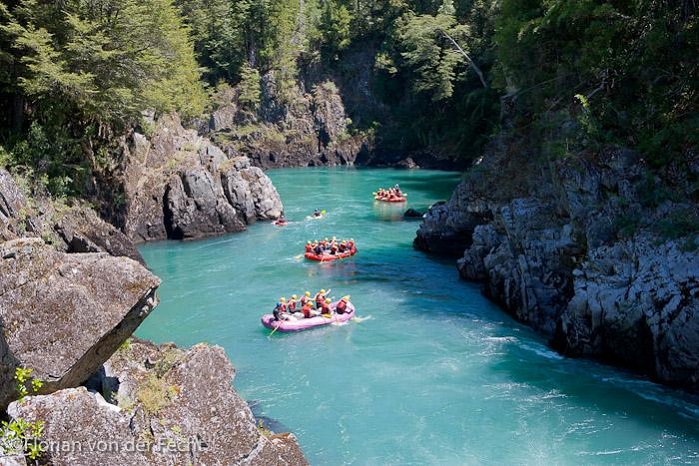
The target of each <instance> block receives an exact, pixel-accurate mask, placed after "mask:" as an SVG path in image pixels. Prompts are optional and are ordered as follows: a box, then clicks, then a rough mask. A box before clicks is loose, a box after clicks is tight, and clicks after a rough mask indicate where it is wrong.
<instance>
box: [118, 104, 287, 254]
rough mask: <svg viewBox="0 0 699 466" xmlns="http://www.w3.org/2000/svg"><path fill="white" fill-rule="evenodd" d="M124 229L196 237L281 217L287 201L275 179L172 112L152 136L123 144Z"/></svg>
mask: <svg viewBox="0 0 699 466" xmlns="http://www.w3.org/2000/svg"><path fill="white" fill-rule="evenodd" d="M123 150H124V153H125V160H126V166H125V169H124V174H123V180H124V194H125V207H124V210H125V214H124V220H123V229H124V231H125V233H126V234H127V236H129V237H130V238H131V239H133V240H134V241H136V242H142V241H148V240H157V239H165V238H173V239H195V238H202V237H206V236H211V235H219V234H222V233H229V232H236V231H242V230H244V229H245V227H246V224H249V223H252V222H254V221H256V220H257V219H267V218H276V217H278V216H279V215H280V214H281V211H282V205H281V200H280V199H279V195H278V193H277V192H276V190H275V189H274V186H272V182H271V181H270V180H269V178H267V176H266V175H264V173H262V172H259V173H258V172H256V173H255V174H254V176H253V175H251V174H249V173H243V171H245V170H246V169H248V170H249V165H250V162H249V160H248V159H246V158H244V157H236V158H234V159H230V160H229V159H228V156H227V155H226V154H225V153H224V152H223V151H222V150H221V149H220V148H219V147H217V146H216V145H214V144H212V143H211V141H209V140H208V139H206V138H202V137H200V136H198V135H197V133H196V131H193V130H186V129H184V128H183V127H182V125H181V123H180V121H179V119H178V118H177V116H176V115H166V116H164V117H162V118H161V119H160V120H159V121H158V124H157V127H156V130H155V133H154V135H153V137H152V138H151V139H150V140H149V139H148V138H145V137H144V136H142V135H140V134H138V133H135V134H134V135H133V136H132V137H131V140H130V141H129V143H128V144H124V147H123Z"/></svg>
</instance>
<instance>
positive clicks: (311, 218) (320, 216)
mask: <svg viewBox="0 0 699 466" xmlns="http://www.w3.org/2000/svg"><path fill="white" fill-rule="evenodd" d="M323 217H325V215H318V216H315V215H307V216H306V220H320V219H321V218H323Z"/></svg>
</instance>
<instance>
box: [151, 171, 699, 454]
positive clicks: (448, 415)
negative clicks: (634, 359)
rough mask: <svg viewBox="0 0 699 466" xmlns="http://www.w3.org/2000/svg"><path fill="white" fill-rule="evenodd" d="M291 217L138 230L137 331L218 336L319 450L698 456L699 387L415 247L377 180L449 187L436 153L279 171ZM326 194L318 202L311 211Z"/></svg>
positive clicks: (256, 399) (249, 378)
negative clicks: (612, 349) (206, 227)
mask: <svg viewBox="0 0 699 466" xmlns="http://www.w3.org/2000/svg"><path fill="white" fill-rule="evenodd" d="M269 175H270V177H271V178H272V180H273V181H274V184H275V185H276V187H277V189H278V190H279V193H280V194H281V196H282V199H283V201H284V205H285V209H286V215H287V217H288V219H289V220H290V221H291V223H290V225H289V226H288V227H286V228H278V227H275V226H273V225H271V224H270V223H269V222H262V223H258V224H256V225H253V226H252V227H251V228H250V229H249V231H247V232H245V233H240V234H233V235H229V236H224V237H219V238H215V239H209V240H204V241H196V242H189V243H182V242H160V243H153V244H148V245H145V246H143V247H141V252H142V254H143V256H144V257H145V259H146V261H147V262H148V265H149V266H150V268H151V269H152V270H153V271H154V272H155V273H156V274H157V275H159V276H160V277H161V278H162V279H163V284H162V286H161V288H160V297H161V300H162V302H161V304H160V306H159V307H158V308H157V309H156V310H155V311H154V312H153V314H152V316H150V317H149V318H148V319H146V321H145V322H144V324H143V325H142V326H141V328H140V329H139V330H138V332H137V335H138V336H141V337H145V338H150V339H152V340H154V341H156V342H166V341H174V342H175V343H177V344H179V345H183V346H190V345H193V344H195V343H197V342H200V341H205V342H208V343H211V344H216V345H220V346H222V347H223V348H225V350H226V352H227V354H228V356H229V357H230V359H231V360H232V361H233V364H234V365H235V367H236V369H237V374H236V378H235V381H234V385H235V387H236V388H237V389H238V391H239V392H240V393H241V394H242V396H243V397H245V398H246V399H247V400H248V401H249V402H250V404H251V405H252V406H253V409H254V412H255V413H256V415H258V416H261V417H262V418H264V419H267V420H268V422H269V423H270V425H271V427H272V428H273V429H274V430H286V429H288V430H291V431H293V432H294V433H296V435H297V436H298V438H299V441H300V443H301V446H302V447H303V449H304V451H305V453H306V455H307V457H308V459H309V460H310V461H311V463H312V464H315V465H321V464H330V465H334V464H360V465H362V464H375V465H385V464H400V465H403V464H414V465H422V464H434V465H457V464H492V465H501V464H610V463H611V464H697V463H699V402H698V401H697V400H696V399H694V398H691V397H689V396H688V395H683V394H681V393H679V392H676V391H673V390H670V389H666V388H663V387H660V386H657V385H655V384H652V383H649V382H647V381H644V380H641V379H639V378H637V377H634V376H632V375H630V374H627V373H625V372H622V371H620V370H617V369H613V368H610V367H606V366H603V365H600V364H596V363H594V362H590V361H582V360H570V359H565V358H562V357H560V356H558V355H557V354H556V353H554V352H552V351H551V350H549V349H548V348H547V346H546V341H545V339H544V338H542V337H541V336H539V335H537V334H536V333H534V332H533V331H531V330H529V329H528V328H526V327H525V326H523V325H520V324H518V323H517V322H515V321H513V320H512V319H511V318H509V317H508V316H507V315H506V314H504V313H503V312H502V311H501V310H500V309H499V308H497V307H496V306H495V305H493V304H492V303H490V302H489V301H487V300H486V299H485V298H483V297H482V296H481V294H480V292H479V287H478V285H475V284H468V283H465V282H463V281H460V280H459V278H458V273H457V270H456V267H455V265H454V260H453V259H449V260H444V259H438V258H434V257H430V256H427V255H425V254H423V253H421V252H418V251H415V250H413V248H412V240H413V238H414V236H415V231H416V229H417V227H418V222H415V221H404V220H402V218H401V212H402V209H403V207H401V206H395V205H388V204H382V205H377V204H375V203H374V201H373V198H372V196H371V192H372V191H374V190H376V188H378V187H380V186H390V185H392V184H394V183H396V182H398V183H400V185H401V187H402V188H403V190H404V191H406V192H408V193H409V200H410V202H409V203H408V206H407V207H414V208H416V209H418V210H424V209H426V208H427V207H428V206H429V205H430V204H432V203H433V202H435V201H438V200H444V199H447V198H448V196H449V193H450V192H451V190H452V189H453V188H454V186H455V185H456V183H457V182H458V175H457V174H453V173H445V172H437V171H427V170H418V171H398V170H375V169H371V170H370V169H351V168H350V169H348V168H342V169H340V168H338V169H327V168H308V169H283V170H272V171H270V172H269ZM314 208H318V209H327V215H326V217H325V218H323V219H322V220H305V216H306V215H308V214H309V213H310V212H311V211H312V210H313V209H314ZM333 235H335V236H337V237H338V238H346V237H347V238H349V237H352V238H354V239H355V240H356V242H357V245H358V249H359V253H358V254H357V255H356V256H355V257H354V258H351V259H348V260H344V261H341V262H339V263H334V264H333V263H330V264H318V263H310V262H308V261H305V260H303V259H300V257H299V254H301V253H302V252H303V247H304V244H305V242H306V240H308V239H312V238H322V237H330V236H333ZM320 288H330V289H332V293H331V294H332V295H334V296H341V295H344V294H350V295H351V296H352V301H353V302H354V303H355V305H356V307H357V314H358V316H360V317H362V318H363V320H362V321H361V322H352V323H350V324H347V325H344V326H328V327H324V328H320V329H315V330H311V331H307V332H303V333H298V334H281V333H275V334H274V335H272V336H271V338H270V337H268V335H269V331H268V330H266V329H264V328H263V327H262V326H261V325H260V322H259V318H260V315H261V314H263V313H266V312H270V311H271V309H272V307H273V305H274V303H275V302H276V300H277V299H278V298H279V297H280V296H282V295H284V296H287V297H288V296H290V295H291V294H292V293H297V294H301V293H303V292H304V291H305V290H310V291H312V292H314V291H316V290H318V289H320Z"/></svg>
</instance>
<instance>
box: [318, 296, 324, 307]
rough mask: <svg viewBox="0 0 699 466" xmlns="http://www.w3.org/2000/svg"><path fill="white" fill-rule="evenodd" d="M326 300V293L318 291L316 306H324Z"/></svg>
mask: <svg viewBox="0 0 699 466" xmlns="http://www.w3.org/2000/svg"><path fill="white" fill-rule="evenodd" d="M324 302H325V295H324V294H320V293H318V294H317V295H316V307H322V306H323V303H324Z"/></svg>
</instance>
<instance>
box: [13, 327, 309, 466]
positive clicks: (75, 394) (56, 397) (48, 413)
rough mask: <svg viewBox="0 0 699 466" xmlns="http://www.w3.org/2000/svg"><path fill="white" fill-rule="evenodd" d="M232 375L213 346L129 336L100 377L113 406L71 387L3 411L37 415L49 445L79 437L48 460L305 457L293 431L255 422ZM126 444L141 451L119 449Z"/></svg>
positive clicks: (288, 460) (293, 460) (298, 460)
mask: <svg viewBox="0 0 699 466" xmlns="http://www.w3.org/2000/svg"><path fill="white" fill-rule="evenodd" d="M233 375H234V369H233V367H232V366H231V364H230V362H229V361H228V359H227V358H226V356H225V354H224V352H223V350H222V349H221V348H219V347H210V346H207V345H203V344H200V345H196V346H194V347H193V348H192V349H190V350H188V351H183V350H180V349H178V348H176V347H175V346H174V345H163V346H161V347H157V346H155V345H153V344H151V343H148V342H143V341H139V340H133V341H132V342H131V343H130V344H129V345H125V346H124V347H122V349H120V350H119V351H118V352H117V353H116V354H115V355H114V356H113V357H112V358H111V359H110V360H109V361H108V363H107V364H106V365H105V371H104V374H103V375H102V377H101V380H102V387H101V388H102V390H103V392H104V393H105V394H106V395H107V398H108V399H109V400H110V401H112V402H117V403H118V406H115V405H113V404H108V403H107V402H105V400H104V398H103V397H102V395H101V394H99V393H98V392H95V393H90V392H88V391H87V390H86V389H84V388H78V389H70V390H63V391H59V392H56V393H54V394H52V395H48V396H32V397H28V398H26V399H25V401H24V402H22V403H14V404H13V405H11V406H10V409H9V412H10V414H11V416H13V417H14V418H18V417H22V418H24V419H26V420H28V421H34V420H44V421H45V423H46V427H45V432H44V435H43V436H42V440H44V441H46V442H48V443H49V445H52V444H56V445H60V442H63V441H65V442H77V443H78V444H79V445H80V447H81V448H76V449H74V451H72V452H65V451H60V450H59V449H53V450H51V449H50V450H49V451H48V452H47V454H46V455H47V457H48V458H47V459H48V460H49V461H50V462H51V463H52V464H55V465H64V464H65V465H69V464H70V465H93V464H143V465H146V464H148V465H160V464H172V465H174V464H210V465H228V464H249V465H305V464H307V462H306V460H305V458H304V457H303V454H302V453H301V451H300V449H299V447H298V444H297V443H296V440H295V438H294V437H293V435H290V434H282V435H274V434H271V433H269V432H267V431H264V430H263V429H261V428H259V426H258V424H257V423H256V421H255V419H254V417H253V415H252V413H251V411H250V408H249V407H248V405H247V403H245V401H244V400H242V399H241V398H240V397H239V396H238V394H237V393H236V392H235V390H234V389H233V387H232V385H231V381H232V379H233ZM97 380H99V378H97ZM98 388H100V387H98ZM104 441H109V442H111V443H112V444H113V445H115V447H114V448H111V449H110V451H108V452H101V451H98V450H97V448H95V447H94V446H95V445H99V442H104ZM129 445H140V446H141V448H142V449H143V451H142V452H140V453H135V454H133V453H128V452H124V451H125V449H126V448H127V447H128V446H129ZM127 455H131V456H127Z"/></svg>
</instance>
